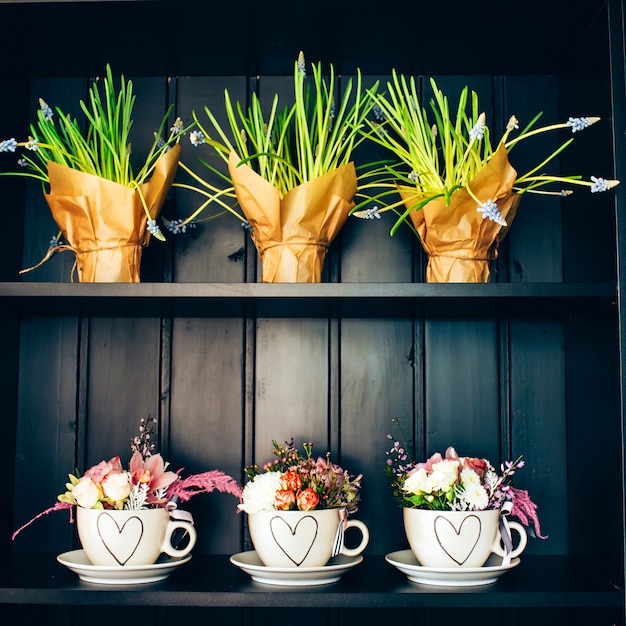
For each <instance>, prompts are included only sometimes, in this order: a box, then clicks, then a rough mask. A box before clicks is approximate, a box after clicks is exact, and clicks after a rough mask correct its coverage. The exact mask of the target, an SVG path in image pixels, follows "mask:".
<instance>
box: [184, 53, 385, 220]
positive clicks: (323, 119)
mask: <svg viewBox="0 0 626 626" xmlns="http://www.w3.org/2000/svg"><path fill="white" fill-rule="evenodd" d="M312 72H313V75H312V79H313V80H312V83H311V81H310V79H309V78H307V76H306V70H305V60H304V54H303V53H302V52H300V54H299V57H298V60H297V61H296V62H295V64H294V74H293V80H294V95H295V101H294V103H293V105H291V106H289V107H285V108H282V109H281V108H279V98H278V94H276V95H275V96H274V98H273V100H272V104H271V107H270V109H269V112H268V113H267V115H266V114H265V113H264V111H263V109H262V107H261V103H260V101H259V98H258V96H257V95H256V94H255V93H253V94H252V97H251V100H250V104H249V106H248V107H247V108H246V109H245V110H244V107H243V106H242V104H241V103H240V102H237V103H236V104H233V102H232V100H231V97H230V94H229V92H228V90H225V92H224V105H225V111H226V116H227V120H228V126H229V128H228V131H230V132H227V131H226V130H225V129H223V128H222V126H221V125H220V123H219V122H218V120H217V119H216V117H215V115H214V114H213V112H212V111H211V110H210V109H209V108H208V107H205V108H204V112H205V114H206V117H207V118H208V121H209V123H210V125H208V124H206V123H203V122H202V121H201V120H200V119H199V118H198V116H197V114H196V112H195V111H194V113H193V118H194V122H195V123H196V124H197V127H198V129H199V132H198V133H191V134H190V139H191V140H192V143H194V144H195V145H200V144H207V145H208V146H210V147H211V148H213V150H214V151H215V153H216V154H217V155H219V156H220V157H221V158H222V160H223V161H224V162H225V163H227V162H228V157H229V155H230V153H231V152H235V153H236V154H237V155H238V156H239V157H240V159H241V160H240V163H239V165H241V164H244V163H247V164H250V165H251V166H252V167H253V168H254V169H255V170H256V172H257V173H258V174H259V175H260V176H261V177H262V178H263V179H264V180H266V181H267V182H269V183H270V184H271V185H273V186H274V187H276V188H277V189H278V191H279V194H280V197H281V198H282V197H283V196H284V195H285V194H286V193H287V192H288V191H290V190H291V189H293V188H295V187H297V186H298V185H300V184H302V183H305V182H307V181H310V180H313V179H314V178H317V177H319V176H322V175H323V174H326V173H328V172H330V171H332V170H334V169H336V168H338V167H341V166H342V165H345V164H347V163H349V162H350V160H351V159H352V155H353V152H354V150H355V148H356V147H357V146H358V145H359V144H360V143H361V142H362V141H364V140H365V135H364V134H363V132H362V130H363V129H364V128H365V123H366V122H365V121H366V118H367V115H368V114H369V113H370V111H371V109H372V107H373V101H372V99H371V94H373V93H375V92H376V88H377V83H376V85H374V86H373V87H372V88H371V89H370V90H368V91H367V92H366V91H365V90H364V88H363V85H362V79H361V73H360V71H357V76H356V81H353V80H352V78H350V79H348V80H347V81H346V84H345V88H344V90H343V94H342V97H341V99H340V100H339V102H338V104H337V103H336V100H335V91H336V88H337V86H336V76H335V73H334V69H333V67H332V65H331V66H330V69H329V75H328V79H326V78H324V76H323V72H322V67H321V63H317V64H313V65H312ZM200 163H201V164H202V165H203V166H205V167H206V168H207V169H208V170H209V171H211V172H212V173H213V174H216V175H217V176H218V178H219V179H220V181H222V183H223V184H222V185H221V186H220V185H216V184H213V183H211V182H209V181H207V180H205V179H204V178H203V177H202V176H200V175H199V174H196V173H195V172H193V171H192V170H191V169H190V168H189V167H188V166H187V165H185V164H184V163H181V164H180V167H181V169H183V170H184V171H186V172H187V173H188V174H189V175H190V176H191V178H192V179H193V181H194V183H191V184H187V183H178V182H177V183H174V185H175V186H176V187H182V188H186V189H191V190H193V191H196V192H198V193H200V194H202V195H204V196H205V198H206V200H205V201H204V202H203V204H202V205H201V206H200V207H199V208H198V209H196V210H195V211H194V212H193V213H192V214H191V215H190V216H189V217H188V218H187V219H186V220H184V221H183V223H186V222H190V221H192V220H195V219H196V218H197V216H198V215H199V214H200V213H201V212H202V211H203V210H204V209H205V208H206V207H207V206H209V205H210V204H212V203H216V204H217V205H219V206H221V207H222V208H223V209H224V210H226V211H229V212H231V213H233V214H234V215H236V216H237V217H239V219H241V220H242V221H245V218H244V217H243V216H242V215H240V214H239V212H238V211H237V210H236V209H235V208H234V206H233V203H232V202H230V201H229V199H236V195H235V192H234V187H233V186H232V180H231V179H230V177H229V176H228V175H227V174H224V173H223V172H221V171H220V170H219V169H218V168H216V167H214V166H212V165H210V164H209V163H207V162H206V161H204V160H200Z"/></svg>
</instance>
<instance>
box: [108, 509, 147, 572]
mask: <svg viewBox="0 0 626 626" xmlns="http://www.w3.org/2000/svg"><path fill="white" fill-rule="evenodd" d="M97 528H98V535H99V537H100V540H101V541H102V544H103V545H104V547H105V548H106V549H107V550H108V552H109V554H111V556H112V557H113V558H114V559H115V560H116V561H117V562H118V563H119V564H120V565H125V564H126V562H127V561H128V559H130V557H132V556H133V554H134V553H135V550H136V549H137V547H138V546H139V542H140V541H141V538H142V537H143V522H142V521H141V520H140V519H139V518H138V517H129V518H128V519H127V520H126V521H125V522H124V524H122V526H121V527H120V526H119V524H118V523H117V522H116V521H115V518H114V517H113V516H112V515H109V514H108V513H103V514H102V515H100V516H99V517H98V520H97Z"/></svg>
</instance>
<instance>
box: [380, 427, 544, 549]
mask: <svg viewBox="0 0 626 626" xmlns="http://www.w3.org/2000/svg"><path fill="white" fill-rule="evenodd" d="M387 438H388V439H390V440H392V441H393V445H392V447H391V448H390V449H389V450H387V451H386V456H387V464H386V472H387V476H388V478H389V481H390V484H391V489H392V492H393V495H394V498H395V499H396V501H397V502H398V504H399V505H400V506H401V507H403V508H412V509H427V510H433V511H486V510H490V509H499V510H502V511H503V512H506V513H508V514H510V515H512V516H513V517H515V518H517V519H519V521H520V522H521V523H522V524H523V525H524V526H529V527H530V525H531V524H532V526H533V527H534V534H536V536H537V537H539V538H542V539H545V537H543V536H542V534H541V527H540V524H539V517H538V515H537V505H536V504H535V503H534V502H533V501H532V500H531V498H530V495H529V494H528V491H526V490H524V489H517V488H516V487H513V485H512V484H511V479H512V477H513V475H514V474H515V472H516V471H517V470H518V469H521V468H523V467H524V465H525V462H524V460H523V459H522V457H519V458H518V459H516V460H515V461H506V462H504V463H502V465H501V467H500V471H501V473H498V472H497V471H496V469H495V467H494V466H493V465H492V464H491V463H490V462H489V461H488V460H487V459H483V458H479V457H469V456H459V455H458V454H457V452H456V450H455V449H454V448H453V447H449V448H448V449H447V450H446V451H445V454H444V455H442V454H441V453H439V452H437V453H435V454H433V455H432V456H431V457H430V458H429V459H428V460H427V461H425V462H422V463H416V462H414V461H412V460H411V459H410V457H409V454H408V452H407V450H406V445H403V444H401V443H400V442H399V441H395V440H394V439H393V437H392V435H387ZM529 530H530V532H531V533H532V532H533V531H532V528H529Z"/></svg>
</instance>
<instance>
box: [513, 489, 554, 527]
mask: <svg viewBox="0 0 626 626" xmlns="http://www.w3.org/2000/svg"><path fill="white" fill-rule="evenodd" d="M507 493H508V494H509V495H510V496H511V498H512V500H513V508H512V509H511V515H513V516H514V517H517V518H518V519H519V521H520V522H522V524H524V526H530V522H531V521H532V524H533V526H534V529H535V534H536V535H537V537H539V539H546V538H547V535H546V536H545V537H544V536H543V535H542V534H541V526H540V525H539V517H538V516H537V505H536V504H535V503H534V502H533V501H532V500H531V499H530V496H529V495H528V491H526V490H525V489H516V488H515V487H512V486H509V489H508V492H507Z"/></svg>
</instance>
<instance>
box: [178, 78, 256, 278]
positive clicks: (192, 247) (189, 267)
mask: <svg viewBox="0 0 626 626" xmlns="http://www.w3.org/2000/svg"><path fill="white" fill-rule="evenodd" d="M246 88H247V81H246V78H245V77H241V76H239V77H238V76H235V77H212V78H199V77H179V78H177V79H176V95H175V98H176V115H178V116H180V117H181V118H182V120H183V122H184V123H185V124H189V123H191V122H192V121H193V117H192V113H193V112H194V111H195V112H196V114H197V116H198V119H199V120H200V123H201V124H202V125H203V126H204V127H205V128H206V129H207V130H209V129H211V131H212V126H211V124H210V122H209V119H208V117H207V116H206V114H205V111H204V107H208V108H209V109H210V110H211V112H212V113H213V114H214V115H215V116H216V118H217V119H218V120H219V122H220V125H221V126H222V128H223V130H224V131H225V132H226V133H227V134H228V135H229V136H230V127H229V126H228V124H227V122H226V113H225V108H224V90H225V89H228V91H229V93H230V97H231V99H232V101H233V102H237V101H240V102H242V104H243V105H245V103H246V97H247V95H246ZM198 159H203V160H205V161H207V162H209V163H210V164H211V165H213V166H214V167H216V168H218V169H219V170H220V171H221V172H227V168H226V164H225V163H224V162H223V161H222V160H221V159H220V158H219V157H216V156H214V153H213V151H212V149H209V147H208V146H207V145H200V146H193V145H191V143H190V141H189V136H188V135H187V136H186V137H184V138H183V139H181V161H182V162H183V163H184V164H185V165H186V166H187V167H189V168H191V169H192V170H193V171H194V172H197V173H198V174H199V175H200V176H202V177H203V178H205V179H206V180H208V181H210V182H212V183H213V184H216V185H222V184H223V183H222V181H221V180H220V179H219V178H218V177H216V176H215V175H213V174H211V173H210V171H209V170H208V169H207V168H206V167H204V166H203V165H201V164H200V163H199V161H198ZM177 181H180V182H189V177H188V176H187V175H186V174H185V173H184V172H182V171H181V170H179V173H178V176H177ZM174 195H175V198H176V214H175V215H171V214H169V215H166V216H167V217H168V218H170V219H172V217H176V218H181V219H182V218H186V217H188V216H189V215H191V213H193V212H194V211H195V210H196V209H197V208H198V207H199V206H200V205H201V204H202V203H203V202H204V200H205V198H204V196H201V195H200V194H197V193H195V192H192V191H188V190H184V189H174ZM221 211H222V209H221V208H220V207H215V208H213V207H207V208H206V209H205V210H204V211H203V212H202V213H201V214H200V215H199V216H198V219H199V220H205V219H206V218H208V217H209V216H215V215H217V214H218V213H220V212H221ZM167 236H168V238H169V239H172V245H173V246H174V270H173V280H174V281H175V282H229V281H233V282H241V281H243V280H244V276H245V274H244V270H245V264H244V261H245V248H244V246H245V240H246V232H245V231H244V230H243V229H242V227H241V222H240V220H238V219H237V218H236V217H235V216H233V215H231V214H226V215H221V216H220V217H216V218H215V219H212V220H210V221H203V222H201V223H199V224H198V225H197V227H196V228H194V229H190V230H188V231H187V233H186V234H182V235H171V234H169V235H167Z"/></svg>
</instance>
